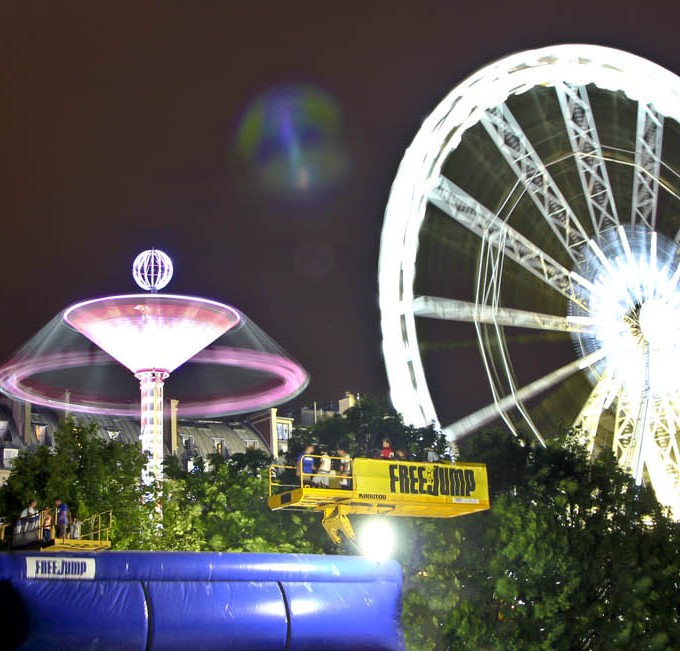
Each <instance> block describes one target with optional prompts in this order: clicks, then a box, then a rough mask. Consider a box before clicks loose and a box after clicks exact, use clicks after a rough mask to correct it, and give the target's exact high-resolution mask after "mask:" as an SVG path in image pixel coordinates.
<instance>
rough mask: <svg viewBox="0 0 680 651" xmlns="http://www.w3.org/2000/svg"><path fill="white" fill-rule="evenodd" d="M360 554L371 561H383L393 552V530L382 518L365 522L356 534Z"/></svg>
mask: <svg viewBox="0 0 680 651" xmlns="http://www.w3.org/2000/svg"><path fill="white" fill-rule="evenodd" d="M357 545H358V547H359V549H360V550H361V553H362V554H363V555H364V556H365V557H366V558H368V559H370V560H372V561H384V560H387V559H388V558H391V556H392V553H393V552H394V530H393V529H392V526H391V525H390V523H389V522H387V521H386V520H385V519H384V518H373V519H371V520H367V521H366V522H365V523H364V525H363V526H362V527H361V529H360V530H359V533H358V534H357Z"/></svg>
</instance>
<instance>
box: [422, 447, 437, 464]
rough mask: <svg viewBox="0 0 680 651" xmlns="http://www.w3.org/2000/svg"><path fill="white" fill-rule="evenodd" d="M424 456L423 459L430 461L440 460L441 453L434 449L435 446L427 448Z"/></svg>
mask: <svg viewBox="0 0 680 651" xmlns="http://www.w3.org/2000/svg"><path fill="white" fill-rule="evenodd" d="M423 456H424V458H423V461H428V462H430V463H435V462H437V461H439V455H438V454H437V453H436V452H435V451H434V449H433V448H425V454H424V455H423Z"/></svg>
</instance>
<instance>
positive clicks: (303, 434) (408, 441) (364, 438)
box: [288, 397, 447, 463]
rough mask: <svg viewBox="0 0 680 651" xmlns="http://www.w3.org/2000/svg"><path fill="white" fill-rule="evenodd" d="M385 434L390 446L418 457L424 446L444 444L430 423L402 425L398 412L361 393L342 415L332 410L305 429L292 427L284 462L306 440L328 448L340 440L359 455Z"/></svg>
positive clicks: (377, 444)
mask: <svg viewBox="0 0 680 651" xmlns="http://www.w3.org/2000/svg"><path fill="white" fill-rule="evenodd" d="M385 437H386V438H389V439H390V440H391V441H392V447H393V448H394V449H399V448H401V449H403V450H405V451H406V452H407V453H408V454H409V455H410V456H412V457H413V458H414V459H421V458H422V457H423V454H424V451H425V449H426V448H433V449H434V450H435V451H436V452H437V453H438V454H440V455H443V454H444V453H445V452H446V448H447V443H446V437H445V436H444V435H443V434H442V432H440V431H437V430H436V429H435V428H434V426H433V425H430V426H428V427H412V426H410V425H405V424H404V421H403V418H402V417H401V414H398V413H397V412H395V411H394V409H392V408H391V407H389V406H387V405H385V404H383V403H382V402H379V401H377V400H374V399H373V398H368V397H364V398H361V400H359V401H358V402H357V403H356V404H355V405H354V406H353V407H350V408H349V409H347V410H346V411H345V413H344V414H343V415H342V416H340V415H339V414H335V415H333V416H332V417H330V418H324V419H323V420H321V421H319V422H318V423H316V425H314V426H313V427H311V428H308V429H300V428H296V429H295V431H294V432H293V437H292V439H291V444H290V448H289V453H288V462H289V463H293V462H294V461H295V459H296V458H297V456H298V454H299V453H300V452H301V451H302V450H303V449H304V447H305V445H306V444H307V443H310V442H315V443H319V444H321V445H325V446H327V447H328V448H329V449H331V450H334V449H336V448H337V446H338V445H340V444H343V445H346V446H347V447H348V451H349V453H350V454H351V455H353V456H359V455H366V454H368V453H370V452H371V451H372V450H379V449H380V447H381V441H382V439H383V438H385Z"/></svg>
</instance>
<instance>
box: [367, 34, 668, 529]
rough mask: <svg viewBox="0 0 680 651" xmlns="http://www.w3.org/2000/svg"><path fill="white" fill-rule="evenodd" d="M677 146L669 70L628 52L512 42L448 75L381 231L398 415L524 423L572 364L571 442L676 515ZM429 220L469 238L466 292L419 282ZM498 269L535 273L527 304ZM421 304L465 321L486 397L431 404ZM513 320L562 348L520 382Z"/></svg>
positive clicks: (431, 312) (456, 430)
mask: <svg viewBox="0 0 680 651" xmlns="http://www.w3.org/2000/svg"><path fill="white" fill-rule="evenodd" d="M679 154H680V79H679V78H678V77H677V76H675V75H674V74H672V73H671V72H669V71H667V70H665V69H663V68H661V67H659V66H657V65H655V64H653V63H651V62H649V61H646V60H644V59H642V58H640V57H637V56H635V55H632V54H628V53H625V52H621V51H618V50H613V49H610V48H604V47H598V46H589V45H560V46H554V47H549V48H544V49H540V50H534V51H529V52H521V53H519V54H515V55H512V56H510V57H507V58H505V59H502V60H500V61H497V62H496V63H493V64H491V65H489V66H488V67H486V68H484V69H482V70H480V71H479V72H477V73H476V74H474V75H473V76H471V77H470V78H468V79H467V80H465V81H464V82H463V83H461V84H460V85H459V86H458V87H456V88H455V89H454V90H453V91H452V92H451V93H450V94H449V95H448V96H447V97H446V98H445V99H444V100H443V101H442V102H441V103H440V104H439V106H438V107H437V108H436V109H435V110H434V111H433V112H432V114H431V115H430V116H429V117H428V118H427V119H426V120H425V122H424V123H423V126H422V127H421V129H420V131H419V132H418V134H417V135H416V137H415V139H414V141H413V143H412V145H411V146H410V147H409V149H408V150H407V152H406V154H405V156H404V158H403V160H402V162H401V165H400V167H399V171H398V173H397V177H396V179H395V181H394V184H393V187H392V192H391V195H390V198H389V202H388V205H387V209H386V214H385V222H384V226H383V232H382V239H381V248H380V262H379V291H380V309H381V318H382V332H383V351H384V356H385V364H386V368H387V375H388V379H389V382H390V389H391V396H392V401H393V403H394V405H395V407H396V408H397V409H398V410H399V411H401V412H402V413H403V414H404V416H405V420H406V421H407V422H410V423H413V424H416V425H427V424H429V423H431V422H435V423H436V424H437V425H439V426H441V427H442V428H443V429H444V430H445V431H446V432H447V433H448V434H449V436H450V437H451V438H454V439H455V438H456V437H460V436H464V435H466V434H469V433H470V432H473V431H474V430H476V429H478V428H480V427H482V426H484V425H487V424H489V423H491V422H493V421H494V420H497V419H498V418H499V417H500V418H502V419H503V420H504V421H505V422H506V424H507V426H508V427H509V428H510V429H511V430H512V431H513V432H516V431H517V430H518V428H522V429H527V428H528V429H529V430H530V431H532V432H533V433H534V434H535V435H536V437H537V438H538V439H539V440H541V441H542V440H543V433H542V432H541V427H540V426H539V425H538V424H537V423H536V422H535V418H534V417H533V416H532V409H531V404H532V401H534V402H535V401H537V400H540V399H541V398H543V397H545V396H547V395H549V394H550V393H551V391H554V390H556V388H557V387H559V386H560V385H561V384H563V383H566V382H572V381H578V382H581V383H582V384H583V385H584V386H587V387H589V388H588V389H587V395H586V397H585V399H583V400H581V402H580V404H578V405H576V406H575V408H574V406H573V405H572V409H571V412H570V414H571V418H572V421H573V422H574V424H575V425H577V426H579V427H580V428H581V430H582V432H583V435H584V439H585V442H586V444H587V445H588V446H589V447H590V449H591V450H594V449H596V448H597V447H598V446H601V445H602V441H607V444H608V445H611V446H612V449H613V451H614V453H615V454H616V456H617V458H618V459H619V461H620V463H621V464H622V465H623V466H624V467H625V468H627V469H628V470H629V471H630V472H631V473H633V474H634V475H635V477H636V478H637V479H638V481H642V480H647V481H651V482H652V483H653V485H654V488H655V490H656V492H657V495H658V497H659V498H660V500H661V501H662V502H663V503H665V504H667V505H668V506H669V507H671V508H672V510H673V511H674V513H675V515H676V516H678V517H680V453H679V451H678V426H679V423H680V373H677V372H676V371H677V369H678V368H680V349H679V347H678V346H677V345H676V341H680V337H677V334H679V332H678V331H679V330H680V287H678V281H679V280H680V266H679V262H680V250H679V247H678V242H679V241H680V223H679V221H680V217H679V216H680V200H679V196H678V192H679V189H680V175H679V174H678V170H677V169H676V168H677V167H678V166H680V155H679ZM470 159H473V160H470ZM475 161H476V163H477V169H478V170H479V173H478V175H477V176H475V175H474V174H473V173H472V172H471V171H470V168H471V167H473V166H474V165H475ZM485 174H486V177H484V175H485ZM478 177H481V178H478ZM485 178H486V182H485ZM442 216H445V217H442ZM447 219H448V222H447V221H446V220H447ZM435 220H439V221H437V224H439V225H441V224H443V226H438V227H440V228H441V229H443V230H445V229H451V233H461V232H464V233H465V237H466V238H467V239H471V240H472V241H473V242H475V245H474V250H472V251H470V254H469V255H468V258H469V266H470V269H471V271H470V277H469V280H470V283H469V284H470V285H471V286H472V287H471V293H470V294H471V296H472V297H471V298H470V296H468V297H463V298H461V297H459V296H455V295H451V296H440V295H435V294H428V293H427V284H428V283H427V280H428V278H427V272H426V271H424V269H426V268H427V264H426V262H427V261H425V262H424V261H423V258H424V256H426V255H427V253H426V252H424V250H423V248H422V246H421V245H422V240H423V237H424V235H423V234H424V233H425V232H426V231H427V229H428V228H429V227H430V226H429V225H430V224H431V223H434V221H435ZM447 224H450V226H447ZM453 229H458V230H457V231H454V230H453ZM450 239H455V236H452V237H451V238H450ZM430 273H431V272H430ZM444 273H445V272H444ZM516 279H520V280H521V283H522V287H526V286H533V287H534V288H535V290H533V291H532V290H529V291H528V292H527V294H528V296H526V299H527V300H526V305H527V307H522V305H521V304H519V303H521V302H522V296H521V295H520V296H517V293H518V292H513V283H515V282H516ZM449 284H450V286H451V287H452V290H451V293H452V294H453V293H454V292H455V287H456V283H455V282H451V283H449ZM508 296H511V297H512V303H511V304H509V303H506V300H507V297H508ZM543 296H546V297H548V298H547V299H546V300H545V309H536V304H537V302H540V300H541V297H543ZM529 299H531V300H529ZM425 319H440V320H445V321H446V320H448V321H455V322H459V323H470V324H473V326H474V330H475V333H476V337H477V341H478V347H479V350H480V353H481V362H482V365H483V366H484V368H485V370H486V374H487V376H488V379H489V386H490V389H491V391H490V394H491V399H492V402H491V404H489V405H488V406H487V407H483V408H481V409H476V410H473V411H472V413H468V414H467V415H463V416H460V415H459V416H458V417H457V418H455V419H453V420H452V421H449V422H446V421H443V419H442V418H441V417H440V409H439V407H438V406H436V405H435V404H434V402H433V399H432V396H431V391H430V389H431V387H430V383H431V381H432V380H431V379H430V378H429V377H428V369H427V364H426V363H424V361H423V358H422V356H421V344H422V341H421V338H422V337H421V335H420V333H419V331H422V329H423V328H422V327H421V325H422V320H425ZM517 328H521V329H523V330H524V331H527V330H528V331H534V332H536V333H538V334H540V333H544V332H548V331H550V332H555V333H564V341H565V342H569V341H572V342H573V347H574V349H575V350H576V354H575V356H574V357H573V361H571V362H568V363H566V364H561V365H559V366H558V367H556V368H554V369H553V370H552V371H550V372H547V373H543V374H542V375H541V376H539V377H535V378H531V379H530V380H528V381H525V382H523V383H520V382H519V381H518V378H517V375H516V373H515V371H514V366H515V364H513V362H516V361H517V360H516V358H513V352H512V351H511V347H510V346H509V345H508V344H507V339H508V333H512V332H513V331H514V329H517ZM573 378H577V379H576V380H574V379H573ZM437 394H438V395H441V391H438V392H437Z"/></svg>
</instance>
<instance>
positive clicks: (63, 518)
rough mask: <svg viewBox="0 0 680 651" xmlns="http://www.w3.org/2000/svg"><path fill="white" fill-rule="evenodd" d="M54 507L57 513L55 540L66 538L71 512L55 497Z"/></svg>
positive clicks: (66, 505)
mask: <svg viewBox="0 0 680 651" xmlns="http://www.w3.org/2000/svg"><path fill="white" fill-rule="evenodd" d="M54 507H55V509H56V511H57V538H66V534H67V533H68V526H69V524H70V523H71V512H70V511H69V510H68V504H66V503H65V502H62V500H61V498H59V497H56V498H55V499H54Z"/></svg>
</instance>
